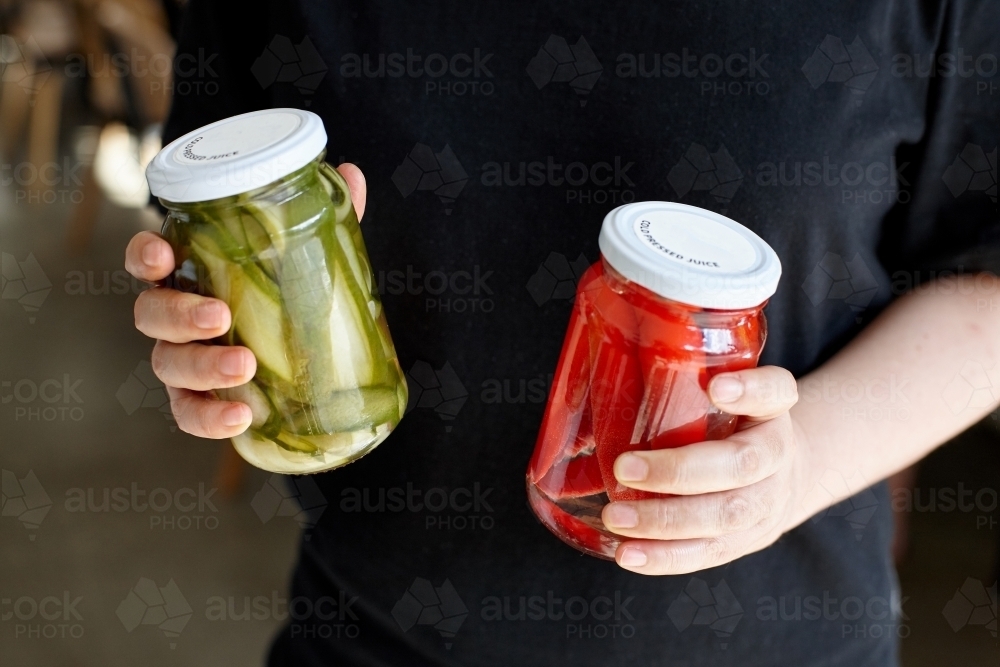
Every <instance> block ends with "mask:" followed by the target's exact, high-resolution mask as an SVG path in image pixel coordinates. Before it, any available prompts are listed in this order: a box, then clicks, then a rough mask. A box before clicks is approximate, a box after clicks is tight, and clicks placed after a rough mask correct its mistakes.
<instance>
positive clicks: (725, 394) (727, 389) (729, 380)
mask: <svg viewBox="0 0 1000 667" xmlns="http://www.w3.org/2000/svg"><path fill="white" fill-rule="evenodd" d="M708 389H709V391H710V392H711V393H712V399H713V400H714V401H715V402H716V403H732V402H733V401H736V400H739V398H740V397H741V396H743V383H742V382H740V381H739V380H738V379H736V378H734V377H732V376H724V377H717V378H715V379H714V380H712V384H710V385H709V387H708Z"/></svg>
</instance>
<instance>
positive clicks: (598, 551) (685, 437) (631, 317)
mask: <svg viewBox="0 0 1000 667" xmlns="http://www.w3.org/2000/svg"><path fill="white" fill-rule="evenodd" d="M599 245H600V249H601V259H600V260H599V261H598V262H597V263H595V264H594V265H593V266H591V267H590V268H589V269H588V270H587V272H586V273H584V275H583V277H582V278H581V279H580V283H579V285H578V286H577V292H576V298H575V301H574V305H573V312H572V314H571V316H570V321H569V328H568V330H567V332H566V338H565V340H564V342H563V348H562V353H561V354H560V357H559V363H558V365H557V367H556V373H555V376H554V379H553V382H552V389H551V391H550V393H549V400H548V405H547V406H546V409H545V416H544V418H543V419H542V427H541V430H540V432H539V434H538V442H537V443H536V445H535V452H534V454H533V456H532V458H531V463H530V464H529V466H528V475H527V483H528V498H529V501H530V503H531V507H532V509H533V510H534V512H535V514H536V515H537V516H538V518H539V519H540V520H541V521H542V523H543V524H545V526H547V527H548V529H549V530H551V531H552V532H553V533H555V534H556V535H557V536H558V537H559V538H561V539H562V540H563V541H565V542H566V543H567V544H569V545H571V546H573V547H576V548H577V549H579V550H580V551H583V552H584V553H587V554H590V555H593V556H597V557H600V558H607V559H613V558H614V553H615V549H616V548H617V547H618V544H619V543H620V541H621V537H620V536H618V535H616V534H615V533H612V532H611V531H609V530H608V529H606V528H605V527H604V524H603V523H602V521H601V510H602V509H603V508H604V506H605V505H606V504H607V503H609V502H611V501H619V500H643V499H648V498H656V497H658V496H659V494H654V493H649V492H646V491H638V490H635V489H631V488H628V487H626V486H623V485H621V484H620V483H618V482H617V481H616V479H615V476H614V472H613V467H614V462H615V459H617V458H618V456H620V455H621V454H623V453H624V452H628V451H636V450H650V449H664V448H668V447H682V446H684V445H690V444H692V443H696V442H702V441H705V440H719V439H722V438H726V437H728V436H729V435H731V434H732V433H733V431H734V430H735V429H736V423H737V417H736V416H734V415H730V414H727V413H725V412H722V411H720V410H719V409H718V408H716V407H715V406H713V405H712V404H711V402H710V401H709V399H708V394H707V391H706V390H707V388H708V383H709V381H710V380H711V379H712V377H713V376H715V375H716V374H717V373H723V372H728V371H736V370H742V369H745V368H753V367H755V366H756V365H757V360H758V359H759V357H760V353H761V349H762V348H763V346H764V340H765V338H766V335H767V327H766V323H765V320H764V312H763V309H764V306H765V305H766V303H767V299H768V298H770V297H771V295H773V294H774V292H775V290H776V289H777V286H778V279H779V278H780V276H781V263H780V261H779V260H778V256H777V255H776V254H775V252H774V250H772V249H771V247H770V246H769V245H768V244H767V243H765V242H764V241H763V240H762V239H761V238H760V237H759V236H757V235H756V234H754V233H753V232H752V231H750V230H749V229H747V228H746V227H744V226H743V225H741V224H739V223H738V222H735V221H733V220H730V219H729V218H726V217H724V216H722V215H719V214H717V213H713V212H711V211H707V210H704V209H700V208H695V207H693V206H685V205H683V204H673V203H668V202H637V203H634V204H628V205H625V206H620V207H618V208H616V209H615V210H613V211H611V212H610V213H609V214H608V215H607V217H606V218H605V219H604V224H603V226H602V228H601V235H600V238H599Z"/></svg>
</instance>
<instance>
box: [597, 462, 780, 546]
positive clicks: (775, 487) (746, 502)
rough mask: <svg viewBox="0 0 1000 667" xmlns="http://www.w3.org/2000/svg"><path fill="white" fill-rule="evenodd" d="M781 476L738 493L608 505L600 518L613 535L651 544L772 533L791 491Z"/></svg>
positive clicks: (707, 494) (727, 492)
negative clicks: (752, 532) (784, 487)
mask: <svg viewBox="0 0 1000 667" xmlns="http://www.w3.org/2000/svg"><path fill="white" fill-rule="evenodd" d="M776 478H777V476H774V477H770V478H768V479H766V480H763V481H762V482H759V483H757V484H754V485H752V486H749V487H747V488H745V489H739V490H737V491H726V492H723V493H705V494H699V495H696V496H675V497H672V498H656V499H652V500H640V501H628V502H614V503H609V504H608V505H606V506H605V507H604V510H603V512H602V514H601V518H602V520H603V521H604V525H605V526H606V527H607V528H608V529H609V530H611V531H613V532H615V533H617V534H619V535H624V536H626V537H635V538H642V539H650V540H683V539H696V538H707V537H719V536H722V535H729V534H731V533H739V532H743V531H748V530H752V529H755V528H761V529H767V528H770V527H771V526H773V525H775V524H776V523H777V522H778V521H779V520H780V517H781V516H782V513H781V512H779V511H778V510H779V509H780V508H783V507H785V506H786V504H787V502H788V492H787V491H784V492H783V491H782V490H781V485H780V484H779V483H778V481H777V479H776Z"/></svg>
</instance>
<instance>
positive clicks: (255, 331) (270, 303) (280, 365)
mask: <svg viewBox="0 0 1000 667" xmlns="http://www.w3.org/2000/svg"><path fill="white" fill-rule="evenodd" d="M189 243H190V247H191V249H192V251H193V252H194V253H195V254H196V255H197V256H198V258H199V259H200V260H201V262H202V263H203V264H204V265H205V267H206V268H207V269H208V271H209V274H210V279H211V281H212V291H213V293H214V295H215V296H216V297H218V298H220V299H222V300H223V301H225V302H226V303H228V304H229V305H230V308H231V309H232V312H233V328H234V329H235V331H236V334H237V335H238V336H239V337H240V339H241V340H242V341H243V343H244V344H245V345H246V346H247V347H249V348H250V349H251V350H252V351H253V353H254V356H256V357H257V362H258V364H262V365H264V366H267V367H268V368H269V369H270V370H272V371H273V372H274V373H275V374H276V375H278V376H279V377H280V378H282V379H284V380H286V381H289V382H291V381H292V380H293V378H294V373H293V371H292V366H291V363H290V362H289V359H288V354H287V351H286V349H285V342H284V332H283V331H282V326H283V321H284V318H283V316H282V315H283V314H282V311H281V303H280V301H279V299H280V292H279V290H278V288H277V286H276V285H275V284H274V283H273V282H271V281H270V279H268V278H267V276H266V275H264V273H263V271H261V270H260V269H259V267H257V266H256V265H254V264H244V265H239V264H234V263H232V262H230V261H228V260H227V259H225V258H224V257H223V256H222V251H221V250H220V248H219V246H218V244H216V243H215V241H214V240H213V239H212V237H211V236H209V235H207V234H203V233H202V232H200V231H196V232H192V233H191V235H190V238H189Z"/></svg>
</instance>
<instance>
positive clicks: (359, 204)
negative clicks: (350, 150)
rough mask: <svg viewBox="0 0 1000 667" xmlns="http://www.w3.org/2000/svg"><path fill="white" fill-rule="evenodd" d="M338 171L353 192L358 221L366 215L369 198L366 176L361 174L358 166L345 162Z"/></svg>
mask: <svg viewBox="0 0 1000 667" xmlns="http://www.w3.org/2000/svg"><path fill="white" fill-rule="evenodd" d="M337 171H339V172H340V175H341V176H343V177H344V180H345V181H347V187H348V188H350V190H351V202H353V204H354V211H355V212H356V213H357V214H358V220H361V217H362V216H363V215H364V214H365V200H366V199H367V198H368V186H367V185H366V184H365V175H364V174H362V173H361V170H360V169H358V167H357V165H354V164H351V163H350V162H345V163H344V164H342V165H340V166H339V167H337Z"/></svg>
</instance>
